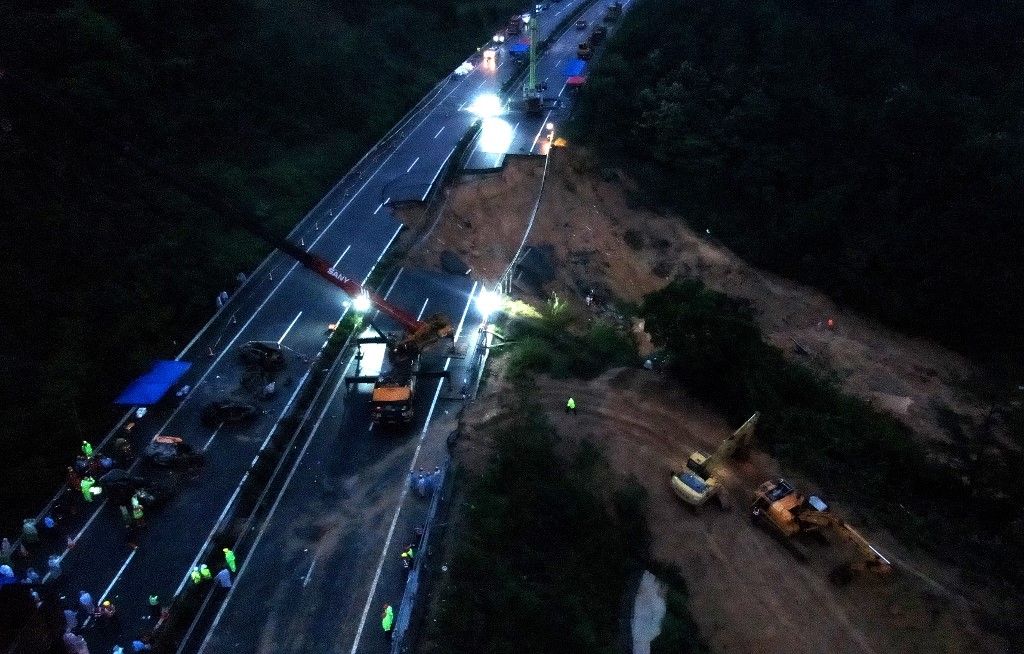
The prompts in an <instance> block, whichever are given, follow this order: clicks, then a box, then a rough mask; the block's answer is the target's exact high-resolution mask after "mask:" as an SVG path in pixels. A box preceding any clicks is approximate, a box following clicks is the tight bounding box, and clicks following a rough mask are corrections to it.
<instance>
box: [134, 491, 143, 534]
mask: <svg viewBox="0 0 1024 654" xmlns="http://www.w3.org/2000/svg"><path fill="white" fill-rule="evenodd" d="M143 515H144V514H143V511H142V502H140V501H139V496H138V494H135V495H132V520H134V521H135V524H136V525H138V526H142V518H143Z"/></svg>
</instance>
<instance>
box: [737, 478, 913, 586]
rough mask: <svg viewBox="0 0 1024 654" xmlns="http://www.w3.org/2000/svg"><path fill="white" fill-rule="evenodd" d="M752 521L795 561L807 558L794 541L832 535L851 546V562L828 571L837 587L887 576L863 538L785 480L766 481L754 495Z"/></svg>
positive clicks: (885, 564)
mask: <svg viewBox="0 0 1024 654" xmlns="http://www.w3.org/2000/svg"><path fill="white" fill-rule="evenodd" d="M750 514H751V518H752V519H753V521H754V522H755V523H756V524H758V525H760V526H762V527H764V528H765V529H767V530H768V531H769V532H771V533H772V534H773V535H774V536H776V537H777V539H778V540H779V542H781V543H782V544H783V545H784V546H785V547H786V549H788V550H789V551H790V552H791V553H792V554H793V555H794V556H795V557H796V558H797V559H798V560H800V561H801V562H806V561H807V560H808V557H807V554H806V552H805V551H804V549H803V548H802V547H800V546H799V545H798V544H797V541H798V540H800V539H803V538H807V537H811V538H816V539H818V540H819V541H826V542H827V541H828V538H827V534H833V535H835V536H836V537H838V538H840V539H842V540H843V541H845V542H848V543H851V544H852V545H853V546H854V548H855V549H856V551H857V556H856V557H855V558H854V560H852V561H848V562H844V563H841V564H839V565H837V566H836V567H834V568H833V569H832V572H831V573H830V574H829V578H830V579H831V580H832V581H833V582H835V583H837V584H846V583H849V582H850V581H851V580H852V579H853V578H854V577H855V576H858V575H861V574H864V573H868V572H871V573H876V574H883V575H884V574H889V573H891V572H892V569H893V566H892V562H890V561H889V559H887V558H886V557H885V556H883V555H882V553H881V552H879V551H878V550H877V549H876V548H875V547H874V546H873V545H872V544H871V543H869V542H868V540H867V539H866V538H864V536H862V535H861V534H860V532H858V531H857V530H856V529H854V528H853V527H852V526H850V525H849V524H848V523H847V522H846V521H845V520H843V519H842V518H840V517H839V516H838V515H836V514H835V512H834V511H832V509H831V508H829V506H828V504H827V503H825V501H824V500H822V499H821V498H820V497H817V496H816V495H810V496H807V495H804V494H803V493H801V492H799V491H797V490H796V489H795V488H793V486H792V485H790V484H789V482H787V481H786V480H785V479H781V478H780V479H774V480H769V481H766V482H764V483H763V484H761V485H760V486H759V487H758V489H757V491H756V492H755V493H754V501H753V503H752V504H751V507H750Z"/></svg>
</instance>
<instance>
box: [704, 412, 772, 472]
mask: <svg viewBox="0 0 1024 654" xmlns="http://www.w3.org/2000/svg"><path fill="white" fill-rule="evenodd" d="M760 417H761V412H760V411H758V412H756V413H754V415H752V416H750V417H749V418H747V421H746V422H745V423H743V424H742V425H740V427H739V429H737V430H736V431H734V432H733V433H732V436H729V437H728V438H726V439H725V440H723V441H722V442H721V444H719V446H718V449H716V450H715V452H714V454H712V455H711V456H710V457H708V461H707V463H706V464H705V465H706V466H707V469H708V470H714V469H715V467H717V466H720V465H722V464H723V463H725V462H726V460H728V459H729V457H731V456H733V455H734V454H736V453H737V452H739V451H740V450H743V449H744V448H746V447H749V446H750V443H751V441H753V440H754V428H755V427H757V421H758V419H760Z"/></svg>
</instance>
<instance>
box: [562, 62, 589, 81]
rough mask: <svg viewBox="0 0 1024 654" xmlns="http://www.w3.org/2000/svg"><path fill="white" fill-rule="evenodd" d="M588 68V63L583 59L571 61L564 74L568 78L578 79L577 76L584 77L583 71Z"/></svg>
mask: <svg viewBox="0 0 1024 654" xmlns="http://www.w3.org/2000/svg"><path fill="white" fill-rule="evenodd" d="M586 67H587V62H585V61H583V60H582V59H570V60H569V61H568V62H566V64H565V70H563V71H562V72H564V73H565V76H566V77H576V76H577V75H582V74H583V69H584V68H586Z"/></svg>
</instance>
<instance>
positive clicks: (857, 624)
mask: <svg viewBox="0 0 1024 654" xmlns="http://www.w3.org/2000/svg"><path fill="white" fill-rule="evenodd" d="M542 168H543V161H542V160H540V159H521V158H510V159H509V160H508V161H507V164H506V166H505V168H504V169H503V170H502V171H501V172H500V173H497V174H494V175H489V176H480V177H472V178H468V179H466V180H464V181H463V182H462V183H460V184H459V185H457V186H455V187H454V188H453V189H451V191H450V192H449V195H448V199H447V202H446V204H445V206H444V207H443V208H442V210H441V214H440V216H439V217H438V220H436V222H435V221H434V220H432V219H428V218H427V217H426V216H425V215H424V214H423V212H416V211H407V212H405V216H404V217H405V219H406V220H407V222H409V223H410V224H414V225H416V226H419V227H421V228H422V229H418V230H413V232H414V233H415V234H417V235H418V236H419V240H418V241H417V243H416V246H415V247H414V248H413V251H412V254H411V255H410V256H409V259H411V262H410V263H413V264H419V265H423V266H426V267H430V268H436V267H438V264H439V259H440V256H441V252H443V251H444V250H450V251H453V252H455V253H457V254H458V255H459V256H460V257H461V258H462V259H463V260H464V261H465V262H466V263H467V264H469V266H471V267H472V268H473V275H474V276H475V277H477V278H479V279H481V280H482V281H485V282H490V281H494V280H495V279H496V278H497V277H498V276H499V275H500V274H501V273H502V272H503V271H504V270H505V268H506V267H507V266H508V264H509V262H510V260H511V258H512V256H513V255H514V253H515V252H516V250H517V248H518V245H519V242H520V240H521V238H522V234H523V230H524V229H525V227H526V224H527V220H528V217H529V215H530V213H531V210H532V208H533V206H534V202H535V201H536V193H537V184H538V182H539V179H540V176H541V171H542ZM627 190H628V182H627V181H625V180H623V179H612V180H611V181H604V180H602V179H601V178H600V177H599V176H598V175H596V174H594V173H592V172H590V171H588V170H587V165H586V164H585V162H584V161H583V160H581V159H578V158H573V157H570V156H569V155H567V154H566V153H564V152H562V151H558V150H556V151H555V153H554V154H553V155H552V159H551V162H550V167H549V171H548V176H547V179H546V185H545V190H544V194H543V198H542V202H541V205H540V210H539V212H538V214H537V219H536V222H535V224H534V225H533V227H532V230H531V233H530V236H529V238H528V239H527V243H528V244H531V245H549V246H551V247H552V248H553V251H554V263H555V269H556V279H555V280H554V282H552V283H551V284H550V285H549V286H548V287H546V290H547V291H549V292H550V291H553V292H557V293H558V294H559V296H560V297H562V298H568V299H569V301H571V302H574V303H576V304H578V305H579V308H580V311H581V312H586V311H587V310H588V309H587V308H586V307H585V306H584V304H583V301H582V299H583V297H584V295H585V294H586V292H587V289H591V288H594V289H599V293H600V290H602V289H603V290H604V291H605V292H606V293H607V294H608V295H609V296H611V297H616V298H619V299H624V300H627V301H637V300H639V299H640V298H641V297H642V296H643V294H645V293H648V292H650V291H653V290H656V289H658V288H660V287H662V286H663V285H664V284H666V283H667V282H668V280H670V279H672V278H673V277H675V276H695V277H698V278H700V279H701V280H703V281H704V282H705V283H706V284H707V285H708V286H709V287H711V288H713V289H716V290H720V291H722V292H725V293H727V294H729V295H732V296H735V297H741V298H745V299H747V300H749V301H750V302H751V304H752V306H753V307H754V309H755V311H756V312H757V315H758V319H759V322H760V325H761V328H762V330H763V332H764V333H765V335H766V337H767V338H769V339H770V340H771V341H772V342H773V343H775V344H776V345H777V346H779V347H780V348H781V349H783V350H784V351H785V352H787V354H788V355H789V356H792V357H794V358H797V359H803V360H804V361H809V362H811V363H812V364H814V365H816V366H818V367H819V368H821V369H824V370H827V371H830V372H833V373H834V374H836V375H837V377H838V379H839V380H840V381H841V384H842V386H843V388H844V390H846V391H847V392H849V393H851V394H853V395H856V396H858V397H861V398H863V399H866V400H868V401H871V402H872V403H873V404H874V405H875V406H877V407H878V408H880V409H882V410H885V411H889V412H891V413H892V414H894V415H895V416H897V417H898V418H899V419H900V420H902V421H903V422H904V423H905V424H907V425H908V426H909V427H911V428H912V429H913V430H914V432H915V433H916V434H917V435H919V436H920V437H921V438H922V439H923V440H925V441H932V442H943V443H945V442H949V440H950V436H949V434H948V432H947V427H948V422H947V421H948V417H947V416H948V412H949V411H951V412H953V413H954V414H956V415H959V416H962V421H963V422H964V423H965V424H978V423H980V421H981V419H982V418H983V416H984V415H985V413H986V412H987V407H986V406H985V405H984V403H983V402H982V401H981V400H979V399H978V398H976V397H975V396H973V395H972V394H971V393H970V392H969V390H967V388H966V386H967V384H968V383H969V382H970V381H971V380H973V379H974V378H975V377H976V376H978V375H979V374H980V372H979V371H978V370H977V369H976V368H975V367H974V366H973V365H972V364H971V363H970V362H969V361H967V360H966V359H964V358H963V357H960V356H959V355H956V354H955V353H951V352H949V351H946V350H944V349H942V348H940V347H938V346H936V345H934V344H932V343H928V342H925V341H921V340H918V339H911V338H908V337H905V336H902V335H900V334H897V333H895V332H892V331H891V330H888V329H886V328H884V327H881V326H879V325H877V324H875V323H873V322H872V321H870V320H867V319H864V318H862V317H859V316H857V315H856V314H854V313H853V312H850V311H847V310H844V309H842V308H839V307H836V306H835V305H834V303H832V302H831V301H830V300H829V299H828V298H827V297H825V296H824V295H823V294H821V293H819V292H817V291H815V290H814V289H811V288H808V287H805V286H801V285H798V284H794V283H792V282H790V281H787V280H785V279H781V278H779V277H777V276H774V275H771V274H768V273H764V272H761V271H758V270H757V269H755V268H752V267H751V266H749V265H747V264H746V263H744V262H743V261H742V260H740V259H739V258H738V257H736V256H735V255H734V254H733V253H731V252H730V251H729V250H728V249H726V248H724V247H722V246H720V245H718V244H716V243H714V242H713V241H710V240H708V239H706V238H705V237H703V236H700V235H698V234H696V233H695V232H694V231H693V230H691V229H689V228H688V227H687V226H686V225H685V224H684V222H683V221H682V220H681V219H680V218H678V217H676V216H662V215H658V214H655V213H652V212H650V211H646V210H642V209H635V208H632V207H630V206H629V204H628V202H627V200H626V192H627ZM627 240H628V241H629V243H627ZM828 318H832V319H833V320H834V321H835V324H836V326H835V328H834V329H829V328H827V327H825V326H824V325H823V323H824V321H825V320H827V319H828ZM636 331H638V333H639V334H643V332H642V327H641V328H640V329H639V330H636ZM796 343H798V344H799V349H801V350H803V351H804V352H806V353H807V354H800V353H798V352H797V351H796V350H797V349H798V348H797V347H796V346H795V344H796ZM647 346H649V343H648V344H647ZM642 349H644V348H642ZM497 363H498V365H497V366H495V369H494V370H492V375H491V381H490V383H489V384H488V390H487V391H486V392H485V393H484V395H483V396H482V397H481V398H479V399H478V401H477V402H476V403H475V404H474V405H473V406H472V408H471V409H470V411H469V412H468V413H467V419H466V429H465V430H464V436H463V438H462V440H461V441H460V444H459V446H458V449H457V455H456V456H457V458H458V460H459V462H460V463H462V464H464V465H467V466H468V467H469V468H470V469H472V470H480V469H482V467H483V466H484V465H485V464H486V461H487V460H488V457H489V453H490V447H489V443H488V441H487V438H488V437H487V434H488V433H490V431H491V430H490V429H489V428H488V427H489V426H490V425H492V424H493V423H494V422H495V421H501V420H502V415H503V411H504V410H505V408H506V407H505V401H506V396H507V394H506V391H507V389H505V388H504V385H503V382H502V375H501V365H500V363H501V362H500V361H498V362H497ZM536 394H537V400H538V401H539V402H540V403H541V405H542V406H544V407H545V408H546V409H547V410H548V413H549V415H550V417H551V419H552V421H553V422H554V424H555V425H556V426H557V428H558V429H559V431H560V433H561V434H562V435H563V436H565V437H567V438H570V439H577V438H586V439H588V440H590V441H592V442H594V443H596V444H598V445H600V446H601V447H602V448H603V450H604V451H605V453H606V455H607V457H608V459H609V460H610V462H611V465H612V466H613V468H614V469H615V470H617V471H618V472H620V473H622V474H623V475H626V476H633V477H635V478H636V479H637V480H638V481H639V482H640V483H641V484H642V485H643V486H644V487H645V488H646V489H647V490H648V493H649V496H650V506H649V516H648V517H649V521H650V525H651V527H652V531H653V534H654V543H653V550H654V552H653V553H654V555H655V556H656V557H657V558H659V559H662V560H664V561H669V562H674V563H676V564H677V565H679V566H680V568H681V569H682V570H683V572H684V574H685V576H686V578H687V581H688V582H689V585H690V590H691V597H692V601H691V608H692V611H693V613H694V617H695V619H696V621H697V623H698V625H699V626H700V628H701V629H702V632H703V634H704V635H705V636H706V637H707V639H708V640H709V642H710V644H711V645H712V648H713V651H716V652H744V653H746V652H766V653H777V652H792V653H794V654H797V653H808V654H812V653H815V654H816V653H819V652H821V653H825V652H877V653H879V654H881V653H883V652H949V653H961V652H963V653H967V652H1004V651H1010V649H1009V648H1008V647H1007V646H1006V644H1005V643H1003V642H1002V641H1000V640H998V639H996V638H994V637H991V636H989V635H988V634H986V633H984V632H983V631H982V630H981V629H979V628H978V627H977V625H976V624H974V622H973V620H972V617H971V615H972V612H971V610H970V606H971V605H972V600H971V599H968V598H967V597H965V596H970V597H976V595H975V591H973V590H969V589H965V588H964V586H963V584H962V582H961V581H960V580H959V579H958V575H957V573H956V571H955V570H951V569H948V568H946V567H944V566H942V565H940V564H938V563H937V562H935V561H933V560H931V559H929V558H927V557H924V556H922V555H920V554H919V553H912V552H908V551H905V550H904V549H902V548H901V547H900V546H899V544H898V543H896V542H895V541H894V539H893V538H892V537H891V536H890V535H889V534H887V533H885V532H883V531H880V530H873V529H871V525H861V524H858V527H863V529H862V530H863V531H864V533H865V535H866V536H867V537H868V538H869V539H870V540H871V541H872V542H873V543H874V544H876V545H877V546H879V547H880V549H881V550H882V551H884V552H885V553H886V555H888V556H890V557H891V558H893V559H894V560H895V561H896V562H897V568H898V569H899V570H900V572H899V573H897V574H895V575H893V576H891V577H888V578H886V579H884V580H882V579H875V578H864V579H858V580H856V581H855V582H854V583H853V584H851V585H850V586H847V587H837V586H835V585H833V584H832V583H831V582H830V581H829V580H828V571H829V570H830V569H831V567H832V566H833V565H834V564H835V563H837V562H838V561H840V560H847V559H848V558H849V555H850V552H848V551H846V550H844V549H843V548H841V547H838V546H835V545H833V546H821V547H820V548H819V549H815V550H813V551H812V552H811V562H810V563H809V564H806V565H803V564H800V563H798V562H797V561H796V560H795V559H794V558H792V556H791V555H790V554H789V553H788V552H787V551H786V550H785V549H784V548H783V547H782V546H781V545H780V544H779V543H777V542H775V540H773V539H772V538H771V537H770V536H769V535H767V534H766V533H765V532H763V531H761V530H760V529H758V528H756V527H754V526H753V525H752V524H751V522H750V520H749V518H748V514H747V511H746V510H745V505H746V502H747V499H748V498H749V495H750V492H751V490H752V489H753V488H754V487H756V485H757V484H758V483H760V482H761V481H763V480H765V479H767V478H769V477H771V476H773V475H776V474H778V472H779V470H778V466H777V464H776V462H775V461H774V460H772V459H771V458H770V457H767V456H766V455H763V454H755V455H754V456H752V458H751V459H750V460H748V461H746V462H743V463H742V464H735V465H734V466H733V467H732V469H731V475H730V476H729V478H728V479H727V488H730V489H731V492H730V493H729V494H730V496H732V497H733V498H734V500H735V505H736V506H735V507H734V508H733V509H732V510H731V511H729V512H722V511H720V510H718V509H716V508H713V507H705V508H704V509H702V510H700V511H698V512H691V511H689V510H688V509H687V508H686V507H685V506H684V505H683V504H682V503H681V502H680V501H679V500H678V499H677V498H675V497H674V496H673V495H672V493H671V490H670V487H669V483H668V480H669V476H670V474H671V471H672V470H678V469H680V468H682V467H683V465H684V464H685V460H686V457H687V456H688V455H689V453H690V452H691V451H693V450H694V449H703V450H705V451H707V450H711V449H713V448H714V447H715V446H716V445H717V444H718V442H719V441H720V440H721V439H722V438H723V437H724V436H726V435H727V434H728V433H730V432H731V431H732V430H733V429H735V427H736V425H727V424H725V423H724V421H723V419H722V418H721V416H719V415H717V414H716V413H714V412H713V411H711V410H709V409H708V408H707V407H704V406H703V405H701V404H699V403H697V402H695V401H693V400H692V399H690V398H688V397H687V396H686V394H685V392H684V391H683V390H682V389H681V388H679V387H678V386H676V385H674V384H673V383H670V382H668V381H667V380H665V379H664V378H663V377H660V376H659V375H658V374H657V373H653V372H647V371H642V370H617V371H612V372H610V373H608V374H606V375H604V376H602V377H600V378H598V379H596V380H593V381H591V382H581V381H579V380H550V379H546V378H541V379H540V380H539V381H538V383H537V389H536ZM569 394H571V395H572V396H573V397H574V398H576V400H577V402H578V405H579V407H580V409H581V410H580V414H579V415H578V416H571V415H567V414H566V413H565V412H564V411H563V407H564V403H565V399H566V397H567V396H568V395H569ZM789 477H790V478H791V481H795V482H797V483H798V484H799V485H800V486H801V487H803V488H805V490H808V491H813V490H815V489H814V488H813V487H812V486H811V485H810V484H809V482H807V480H801V479H792V475H789ZM838 510H839V512H840V513H842V514H844V515H846V516H847V517H851V518H852V517H853V516H855V515H856V513H855V511H853V510H852V508H851V509H850V510H848V511H847V510H844V508H843V507H838ZM458 522H459V520H458V515H457V510H456V515H455V516H453V518H452V524H453V525H455V524H458ZM446 545H449V546H450V545H451V543H447V544H446Z"/></svg>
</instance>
